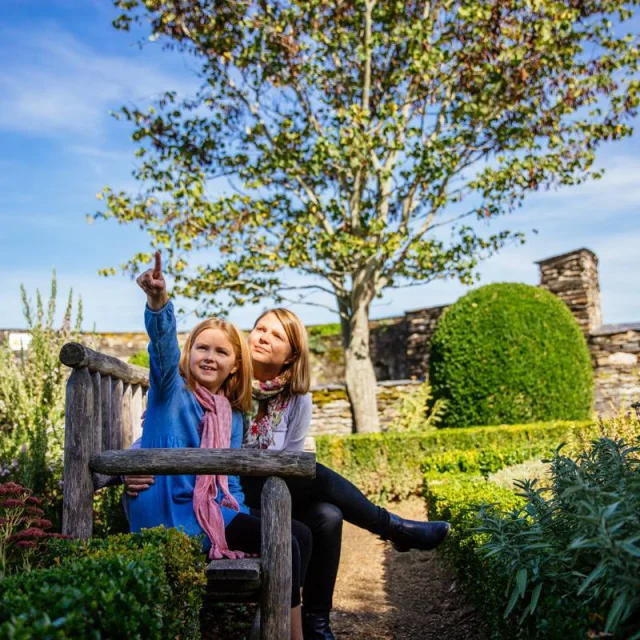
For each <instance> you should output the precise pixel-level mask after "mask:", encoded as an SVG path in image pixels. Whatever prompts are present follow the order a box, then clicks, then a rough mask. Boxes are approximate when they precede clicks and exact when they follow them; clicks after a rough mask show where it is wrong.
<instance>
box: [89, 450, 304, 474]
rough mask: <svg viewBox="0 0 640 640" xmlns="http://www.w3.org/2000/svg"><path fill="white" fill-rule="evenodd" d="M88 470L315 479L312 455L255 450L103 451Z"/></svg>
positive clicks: (93, 458)
mask: <svg viewBox="0 0 640 640" xmlns="http://www.w3.org/2000/svg"><path fill="white" fill-rule="evenodd" d="M89 467H90V469H91V470H92V471H94V472H96V473H103V474H107V475H182V474H185V475H208V474H224V475H234V476H235V475H242V476H295V477H298V478H313V477H314V476H315V473H316V456H315V454H313V453H305V452H289V451H265V450H254V449H195V448H194V449H127V450H124V451H103V452H102V453H100V454H98V455H96V456H93V457H92V458H91V461H90V462H89Z"/></svg>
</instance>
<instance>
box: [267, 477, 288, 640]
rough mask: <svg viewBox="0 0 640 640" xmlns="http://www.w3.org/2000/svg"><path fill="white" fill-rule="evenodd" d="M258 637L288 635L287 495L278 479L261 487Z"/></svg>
mask: <svg viewBox="0 0 640 640" xmlns="http://www.w3.org/2000/svg"><path fill="white" fill-rule="evenodd" d="M261 507H262V536H261V555H262V570H263V582H262V593H261V599H260V608H261V626H260V639H261V640H285V639H286V638H290V637H291V495H290V494H289V489H288V488H287V485H286V484H285V483H284V480H282V479H281V478H276V477H270V478H267V481H266V482H265V485H264V488H263V489H262V500H261Z"/></svg>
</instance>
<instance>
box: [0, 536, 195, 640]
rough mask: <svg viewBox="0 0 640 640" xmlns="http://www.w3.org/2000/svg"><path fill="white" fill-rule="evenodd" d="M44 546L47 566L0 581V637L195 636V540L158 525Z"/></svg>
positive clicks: (169, 637)
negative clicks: (140, 531)
mask: <svg viewBox="0 0 640 640" xmlns="http://www.w3.org/2000/svg"><path fill="white" fill-rule="evenodd" d="M49 546H50V551H49V554H50V560H51V562H52V565H53V566H51V567H50V568H48V569H42V570H37V571H32V572H31V573H29V574H22V575H19V576H14V577H12V578H9V579H6V580H4V581H2V582H0V602H1V604H0V637H7V638H15V639H16V640H30V639H32V638H34V639H35V638H39V639H42V640H44V639H45V638H60V639H69V640H71V639H72V638H73V639H75V638H92V637H106V638H139V639H140V640H143V639H146V638H150V639H151V638H158V639H159V638H167V639H172V640H173V639H174V638H177V637H180V638H185V639H188V638H193V639H195V638H199V637H200V634H199V621H198V613H199V609H200V606H201V603H202V596H203V592H204V584H205V575H204V556H203V555H202V553H201V550H200V544H199V542H198V541H197V540H193V539H190V538H189V537H188V536H185V535H184V534H182V533H180V532H178V531H176V530H173V529H171V530H164V529H162V528H159V529H150V530H148V531H144V532H143V533H141V534H130V535H122V536H114V537H112V538H109V539H106V540H97V539H92V540H90V541H88V542H81V541H77V540H74V541H54V542H51V543H49Z"/></svg>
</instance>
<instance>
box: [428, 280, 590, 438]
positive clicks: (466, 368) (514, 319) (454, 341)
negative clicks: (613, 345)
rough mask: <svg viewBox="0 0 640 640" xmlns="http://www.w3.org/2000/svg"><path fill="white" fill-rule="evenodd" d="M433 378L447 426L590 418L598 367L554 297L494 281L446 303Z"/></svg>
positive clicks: (433, 358)
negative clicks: (451, 303)
mask: <svg viewBox="0 0 640 640" xmlns="http://www.w3.org/2000/svg"><path fill="white" fill-rule="evenodd" d="M429 367H430V371H429V378H430V380H431V384H432V385H433V391H434V398H435V399H439V398H442V399H445V400H446V401H447V406H446V409H445V414H444V418H443V426H447V427H468V426H471V425H489V424H522V423H527V422H536V421H540V420H585V419H587V418H589V416H590V414H591V408H592V402H593V400H592V398H593V371H592V367H591V360H590V356H589V350H588V347H587V344H586V341H585V338H584V336H583V334H582V332H581V330H580V328H579V326H578V324H577V322H576V320H575V318H574V317H573V316H572V315H571V312H570V311H569V309H568V308H567V306H566V305H565V304H564V303H563V302H562V301H561V300H560V299H559V298H557V297H556V296H555V295H553V294H552V293H549V292H548V291H545V290H544V289H540V288H538V287H532V286H529V285H524V284H508V283H503V284H491V285H487V286H485V287H480V288H479V289H476V290H475V291H472V292H470V293H468V294H467V295H465V296H463V297H462V298H461V299H460V300H458V301H457V302H456V303H455V304H454V305H452V306H451V307H449V308H448V309H447V310H446V311H445V313H444V314H443V316H442V318H441V319H440V321H439V322H438V325H437V327H436V330H435V332H434V335H433V339H432V341H431V356H430V360H429Z"/></svg>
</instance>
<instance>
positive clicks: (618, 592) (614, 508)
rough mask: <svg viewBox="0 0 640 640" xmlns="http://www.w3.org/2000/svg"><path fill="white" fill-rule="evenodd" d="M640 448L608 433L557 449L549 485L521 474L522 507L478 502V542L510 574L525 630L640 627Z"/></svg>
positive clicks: (554, 632) (515, 610)
mask: <svg viewBox="0 0 640 640" xmlns="http://www.w3.org/2000/svg"><path fill="white" fill-rule="evenodd" d="M638 451H640V449H639V448H638V447H629V446H627V445H626V444H625V443H624V441H623V440H619V441H617V442H616V441H613V440H610V439H608V438H601V439H599V440H596V441H595V442H594V443H593V446H592V447H591V448H590V449H589V450H587V451H584V452H582V453H581V454H580V455H579V456H578V457H577V458H575V459H573V458H570V457H568V456H565V455H562V454H561V453H560V452H558V453H557V454H556V456H555V457H554V459H553V461H552V465H551V475H552V483H551V486H550V487H548V488H540V487H538V485H537V483H536V482H535V481H523V482H520V483H518V485H517V486H518V488H519V490H520V491H519V495H521V496H522V497H523V498H524V499H525V500H526V504H525V506H524V507H523V508H521V509H516V510H509V509H505V510H502V511H500V512H497V511H495V510H493V511H487V510H486V509H483V510H481V512H480V514H479V518H480V522H481V525H480V526H479V527H478V529H477V531H478V533H479V534H480V535H484V536H487V538H488V539H487V540H486V542H485V544H484V545H483V546H482V548H481V551H482V552H483V553H484V554H485V558H491V562H492V563H493V564H495V565H496V567H498V568H499V570H500V571H501V572H503V573H504V574H505V575H507V576H508V589H507V594H506V596H505V601H504V602H503V610H504V616H505V617H510V618H511V619H513V620H514V621H515V620H518V622H519V624H520V625H521V626H520V633H521V637H526V638H541V639H542V638H549V639H551V638H558V637H586V635H587V632H589V634H590V635H593V634H596V635H600V634H603V633H604V634H613V635H614V636H615V637H625V638H626V637H633V638H639V637H640V632H638V628H639V625H640V544H638V543H639V541H640V535H639V533H638V532H639V531H640V466H639V465H640V458H639V457H638ZM507 597H508V602H507ZM567 611H571V612H572V615H571V616H567V615H566V612H567ZM634 631H635V634H634Z"/></svg>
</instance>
